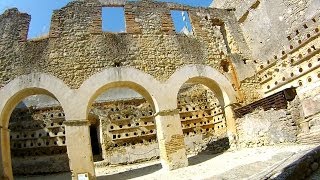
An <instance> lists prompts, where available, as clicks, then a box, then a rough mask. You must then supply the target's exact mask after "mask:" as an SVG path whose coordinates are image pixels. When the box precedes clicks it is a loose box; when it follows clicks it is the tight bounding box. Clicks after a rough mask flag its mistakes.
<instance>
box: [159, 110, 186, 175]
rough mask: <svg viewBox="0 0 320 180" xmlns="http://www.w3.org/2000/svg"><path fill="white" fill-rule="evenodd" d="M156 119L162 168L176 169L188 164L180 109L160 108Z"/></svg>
mask: <svg viewBox="0 0 320 180" xmlns="http://www.w3.org/2000/svg"><path fill="white" fill-rule="evenodd" d="M155 120H156V125H157V137H158V142H159V149H160V157H161V164H162V168H163V169H165V170H174V169H178V168H182V167H186V166H188V159H187V155H186V148H185V142H184V136H183V132H182V128H181V123H180V116H179V110H178V109H168V110H160V111H159V112H158V113H156V118H155Z"/></svg>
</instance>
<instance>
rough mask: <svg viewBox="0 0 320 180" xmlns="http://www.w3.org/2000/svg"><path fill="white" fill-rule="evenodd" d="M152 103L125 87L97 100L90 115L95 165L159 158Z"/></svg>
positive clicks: (108, 92)
mask: <svg viewBox="0 0 320 180" xmlns="http://www.w3.org/2000/svg"><path fill="white" fill-rule="evenodd" d="M129 84H131V83H129ZM151 103H152V102H151ZM151 103H150V102H148V101H147V100H146V98H144V96H142V95H141V94H139V93H137V92H136V91H134V90H132V89H130V88H124V87H117V88H110V89H108V90H106V91H105V92H103V93H102V94H100V95H99V96H98V97H97V99H96V100H95V101H94V102H93V104H92V108H91V110H90V115H89V121H90V123H91V126H90V130H91V145H92V152H93V155H94V161H96V162H98V161H102V162H98V163H97V164H100V163H101V164H113V165H114V164H130V163H135V162H142V161H147V160H150V159H155V158H158V157H159V148H158V143H157V138H156V126H155V121H154V115H155V111H154V109H153V108H152V106H153V104H151Z"/></svg>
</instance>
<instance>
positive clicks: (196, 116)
mask: <svg viewBox="0 0 320 180" xmlns="http://www.w3.org/2000/svg"><path fill="white" fill-rule="evenodd" d="M208 116H211V113H208V115H205V114H202V117H200V116H199V115H198V114H197V115H195V119H197V118H203V117H208ZM188 117H189V119H194V116H188ZM188 117H187V116H183V117H181V119H183V120H185V119H188ZM221 119H223V118H221ZM218 120H220V118H219V117H218ZM214 121H216V118H214Z"/></svg>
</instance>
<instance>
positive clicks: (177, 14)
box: [171, 10, 192, 35]
mask: <svg viewBox="0 0 320 180" xmlns="http://www.w3.org/2000/svg"><path fill="white" fill-rule="evenodd" d="M171 16H172V20H173V24H174V28H175V31H176V32H177V33H184V34H186V35H191V34H192V26H191V22H190V18H189V14H188V12H187V11H178V10H172V11H171Z"/></svg>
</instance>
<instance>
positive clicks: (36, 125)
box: [0, 74, 69, 179]
mask: <svg viewBox="0 0 320 180" xmlns="http://www.w3.org/2000/svg"><path fill="white" fill-rule="evenodd" d="M53 84H54V85H53ZM68 90H69V89H68V87H67V86H65V85H64V83H63V82H62V81H60V80H58V79H56V78H54V77H52V76H48V75H45V74H30V75H28V76H21V77H18V78H16V79H14V80H13V81H11V82H10V83H9V84H7V85H6V86H4V87H3V88H1V89H0V96H1V100H0V120H1V121H0V131H1V132H0V134H1V137H0V143H1V154H0V156H1V158H0V159H1V162H0V164H1V165H0V167H1V169H0V173H1V176H2V177H1V178H3V179H6V178H7V179H13V173H12V160H11V154H12V155H13V156H15V155H16V157H19V158H21V157H23V158H25V157H30V156H33V157H34V156H36V157H39V155H40V154H41V152H42V153H43V154H42V155H48V154H45V153H48V152H47V151H46V152H45V153H44V151H42V150H39V151H31V150H30V151H28V152H25V151H23V150H22V149H24V148H27V149H28V148H35V147H36V148H41V149H42V148H49V149H50V148H52V149H53V148H54V150H52V151H49V153H52V154H51V155H54V154H61V153H62V154H64V153H65V145H63V141H64V140H63V139H64V138H63V137H61V138H58V136H59V135H60V134H63V128H62V127H61V126H62V125H63V123H62V124H61V122H62V121H63V120H62V118H60V121H59V122H58V121H57V122H56V123H54V122H50V123H49V124H48V125H49V126H50V125H51V123H53V125H55V124H57V126H59V130H57V131H54V132H49V136H47V135H48V134H47V133H48V132H47V131H46V130H48V128H44V126H46V127H47V124H46V122H45V121H44V119H46V118H51V114H52V115H53V116H55V115H57V116H59V113H60V116H61V117H62V116H63V113H64V112H63V109H64V107H65V100H64V99H63V98H62V97H63V96H64V94H65V93H66V92H68ZM33 95H46V96H48V97H51V98H53V99H55V100H57V102H59V103H61V106H62V107H63V108H61V107H60V109H59V108H58V109H57V111H59V112H57V113H53V111H54V110H52V113H51V112H50V113H48V111H46V110H43V109H42V110H39V109H38V108H36V109H33V108H32V110H31V109H30V108H29V109H28V108H26V107H22V108H21V106H20V109H16V110H15V108H16V107H17V105H18V104H19V103H20V102H21V101H23V100H24V99H25V98H27V97H29V96H33ZM22 109H24V110H22ZM26 109H27V110H26ZM14 110H15V111H14ZM45 114H46V117H44V115H45ZM49 114H50V115H49ZM36 117H38V120H37V121H31V120H32V118H35V119H37V118H36ZM10 118H11V120H12V121H10ZM53 118H54V117H53ZM40 119H41V120H40ZM33 120H34V119H33ZM24 121H25V122H24ZM49 121H50V120H48V122H49ZM59 123H60V124H61V125H60V124H59ZM24 127H26V128H24ZM9 128H11V130H12V131H11V132H10V129H9ZM60 130H61V132H60ZM27 131H28V132H27ZM55 133H57V135H55ZM10 134H11V140H12V143H11V144H10ZM51 136H52V141H51V140H50V138H51ZM53 136H56V137H53ZM61 136H63V135H61ZM57 139H59V140H57ZM48 143H49V144H48ZM55 143H56V144H55ZM47 144H48V145H47ZM58 146H59V147H58ZM10 148H12V149H13V150H14V151H13V152H11V150H10ZM64 157H65V156H64ZM41 158H42V157H41ZM25 162H26V161H25ZM14 163H15V162H14ZM64 163H67V164H68V161H67V162H64ZM67 164H66V166H68V165H67ZM15 165H16V164H15ZM66 166H65V167H66Z"/></svg>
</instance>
